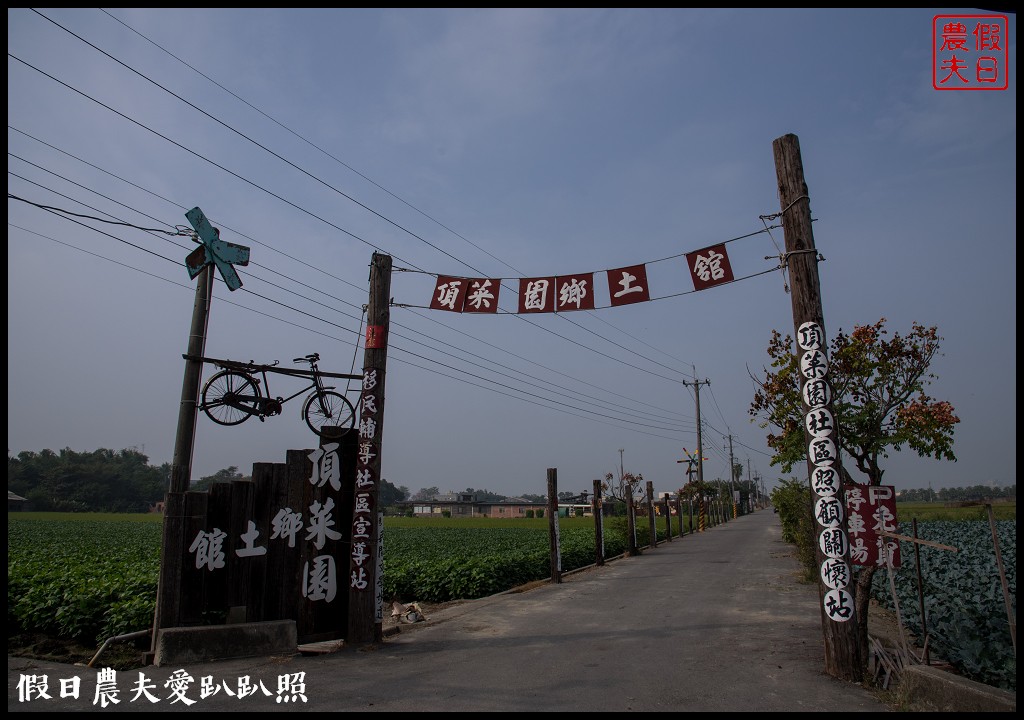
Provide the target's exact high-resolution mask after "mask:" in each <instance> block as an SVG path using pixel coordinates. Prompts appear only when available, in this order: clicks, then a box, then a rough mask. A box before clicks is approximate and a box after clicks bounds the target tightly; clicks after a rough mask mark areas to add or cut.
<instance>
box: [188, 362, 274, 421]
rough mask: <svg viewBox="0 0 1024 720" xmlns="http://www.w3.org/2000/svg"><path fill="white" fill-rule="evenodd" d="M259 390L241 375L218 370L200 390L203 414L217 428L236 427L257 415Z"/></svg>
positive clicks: (230, 371)
mask: <svg viewBox="0 0 1024 720" xmlns="http://www.w3.org/2000/svg"><path fill="white" fill-rule="evenodd" d="M260 405H261V403H260V388H259V386H258V385H257V384H256V381H255V380H253V379H252V378H251V377H249V376H248V375H246V374H245V373H241V372H237V371H235V370H221V371H220V372H219V373H217V374H216V375H214V376H213V377H211V378H210V379H209V380H207V381H206V385H205V386H204V387H203V404H202V405H201V406H200V407H201V408H202V409H203V412H205V413H206V414H207V416H209V418H210V419H211V420H213V421H214V422H215V423H217V424H218V425H238V424H240V423H244V422H245V421H246V420H248V419H249V418H251V417H252V416H253V415H259V414H260Z"/></svg>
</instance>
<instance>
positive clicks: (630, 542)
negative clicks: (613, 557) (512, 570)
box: [547, 468, 736, 583]
mask: <svg viewBox="0 0 1024 720" xmlns="http://www.w3.org/2000/svg"><path fill="white" fill-rule="evenodd" d="M547 480H548V510H547V515H548V530H549V537H550V551H551V582H553V583H560V582H562V558H561V552H560V550H559V530H558V469H557V468H548V476H547ZM646 490H647V493H646V501H645V502H646V505H647V521H648V523H649V525H650V544H649V545H647V547H656V546H657V544H658V531H657V520H658V516H657V513H656V512H655V506H656V505H660V506H661V515H662V517H664V519H665V539H666V542H672V538H673V536H674V535H675V533H674V531H673V529H672V503H673V502H674V503H675V510H676V517H678V518H679V533H678V537H680V538H681V537H683V536H684V535H686V534H687V532H686V527H684V524H683V517H684V512H683V493H682V492H680V493H679V494H677V495H676V497H675V499H674V500H673V499H672V498H669V497H668V496H667V495H666V496H664V497H662V498H661V500H660V502H656V501H655V499H654V483H653V482H652V481H650V480H648V481H647V488H646ZM602 502H603V501H602V491H601V481H600V480H594V493H593V496H592V500H591V508H592V509H593V516H594V548H595V549H594V564H595V565H604V562H605V560H606V559H607V558H605V556H604V526H603V519H604V518H603V516H604V513H603V509H602ZM686 505H687V513H686V514H688V515H689V523H688V526H689V533H690V534H691V535H692V534H693V533H694V532H704V529H705V527H707V525H708V523H710V524H711V525H718V524H721V523H724V522H726V521H727V520H728V519H730V518H735V517H736V507H735V505H732V504H727V503H724V502H722V501H721V500H715V501H709V502H706V503H705V502H704V500H703V499H702V498H699V499H698V502H697V508H696V512H697V521H696V523H695V522H694V503H693V499H692V498H690V499H689V500H687V503H686ZM636 516H637V508H636V507H635V504H634V502H633V496H632V493H628V494H627V495H626V522H627V530H626V555H627V556H632V555H639V554H640V552H641V548H640V547H638V546H637V542H636Z"/></svg>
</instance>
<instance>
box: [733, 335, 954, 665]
mask: <svg viewBox="0 0 1024 720" xmlns="http://www.w3.org/2000/svg"><path fill="white" fill-rule="evenodd" d="M885 323H886V320H885V318H882V319H881V320H879V321H878V322H877V323H874V324H873V325H857V326H854V329H853V332H852V333H850V334H848V335H847V334H846V333H844V332H843V331H842V330H840V331H839V332H838V334H837V335H836V336H835V338H834V339H833V340H832V342H831V344H830V349H829V354H828V356H829V369H828V381H829V384H830V386H831V388H832V411H833V414H834V416H835V420H836V436H837V442H838V443H839V446H840V447H841V449H842V451H843V453H845V455H846V457H848V458H849V459H850V460H851V461H852V464H853V465H854V466H856V468H857V469H858V470H859V471H860V472H861V473H863V474H864V475H866V476H867V482H866V483H864V481H861V482H860V484H867V485H880V484H881V482H882V475H883V473H884V472H885V471H884V469H883V468H882V467H881V465H880V464H879V460H880V459H884V458H886V457H888V456H889V455H888V453H889V451H890V450H894V451H900V450H902V449H903V448H904V447H906V448H909V449H910V450H913V451H914V452H916V453H917V454H918V455H919V456H921V457H930V458H935V459H937V460H952V461H954V462H955V461H956V456H955V455H954V454H953V431H954V428H955V426H956V424H957V423H959V422H960V418H958V417H957V416H956V413H955V412H954V410H953V406H952V405H951V404H950V403H948V402H946V401H945V400H935V399H934V398H931V397H929V396H928V395H927V394H926V393H925V388H926V387H927V386H928V385H930V384H931V382H932V381H933V380H935V379H936V376H935V375H934V374H933V373H932V372H931V369H930V368H931V364H932V361H933V360H934V359H935V357H936V356H937V355H938V354H939V344H940V342H941V341H942V338H940V337H939V334H938V329H937V328H935V327H934V326H933V327H925V326H923V325H920V324H918V323H914V324H913V326H912V328H911V331H910V332H909V333H907V334H906V335H900V334H899V333H893V334H892V336H891V337H890V335H889V332H888V331H887V330H886V328H885ZM768 355H769V357H770V358H771V359H772V363H771V368H772V369H771V370H769V369H768V368H764V378H763V379H759V378H754V381H755V383H756V384H757V390H756V391H755V393H754V400H753V402H752V403H751V405H750V411H749V412H750V415H751V417H752V421H760V426H761V427H762V428H771V429H772V432H771V433H770V434H769V435H768V446H769V447H770V448H771V449H772V450H773V451H774V452H775V455H774V456H773V457H772V464H773V465H779V466H781V468H782V469H783V471H784V472H789V471H791V470H792V469H793V467H794V466H795V465H796V464H797V463H800V462H804V461H805V460H806V459H807V443H806V442H805V439H804V422H803V420H804V409H803V406H802V404H801V395H800V378H801V375H800V368H799V360H798V357H797V355H795V354H794V352H793V338H792V337H790V336H789V335H786V336H785V337H784V336H782V335H781V334H780V333H779V332H778V331H777V330H773V331H772V338H771V341H770V342H769V344H768ZM839 470H840V473H841V474H842V477H843V481H844V482H845V483H854V482H857V481H855V480H854V479H853V477H852V476H851V475H850V473H849V471H848V469H847V467H846V466H845V465H843V464H840V466H839ZM874 570H875V568H874V567H868V568H862V569H861V570H860V572H858V573H857V591H856V593H855V595H856V605H857V617H858V619H859V620H860V623H859V628H860V636H861V637H860V644H861V650H862V653H861V657H863V658H867V657H868V653H867V644H868V638H867V610H868V601H869V599H870V594H869V588H870V585H871V578H872V576H873V575H874Z"/></svg>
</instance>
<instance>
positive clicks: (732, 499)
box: [729, 433, 739, 519]
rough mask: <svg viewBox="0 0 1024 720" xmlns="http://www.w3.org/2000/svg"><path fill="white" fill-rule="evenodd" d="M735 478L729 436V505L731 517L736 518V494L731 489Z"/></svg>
mask: <svg viewBox="0 0 1024 720" xmlns="http://www.w3.org/2000/svg"><path fill="white" fill-rule="evenodd" d="M738 480H739V478H737V477H736V464H735V461H734V459H733V454H732V434H731V433H730V435H729V504H731V505H732V516H733V518H734V519H735V517H736V499H735V498H736V494H735V491H734V490H733V488H732V485H733V483H734V482H736V481H738Z"/></svg>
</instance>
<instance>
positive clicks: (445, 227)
mask: <svg viewBox="0 0 1024 720" xmlns="http://www.w3.org/2000/svg"><path fill="white" fill-rule="evenodd" d="M33 12H35V13H36V14H38V15H39V16H40V17H43V18H45V19H46V20H48V21H49V22H51V23H53V24H54V25H56V26H57V27H59V28H61V29H62V30H64V31H65V32H67V33H68V34H70V35H72V36H73V37H75V38H77V39H78V40H80V41H82V42H83V43H85V44H87V45H89V46H90V47H92V48H93V49H94V50H96V51H97V52H99V53H102V54H103V55H104V56H106V57H108V58H109V59H111V60H113V61H114V62H116V63H118V64H120V65H121V66H123V67H124V68H126V69H128V70H130V71H131V72H133V73H135V74H136V75H138V76H139V77H141V78H143V79H145V80H146V81H148V82H150V83H152V84H153V85H155V86H156V87H158V88H160V89H161V90H163V91H164V92H166V93H168V94H170V95H172V96H174V97H175V98H177V99H178V100H180V101H181V102H184V103H186V104H187V105H189V106H190V107H192V108H193V109H195V110H196V111H198V112H200V113H202V114H203V115H206V116H207V117H208V118H210V119H211V120H213V121H215V122H217V123H219V124H220V125H222V126H224V127H225V128H227V129H229V130H231V131H232V132H234V133H236V134H238V135H239V136H240V137H243V138H245V139H246V140H248V141H249V142H251V143H253V144H255V145H256V146H257V147H259V148H261V149H263V150H265V151H266V152H268V153H270V154H271V155H273V156H274V157H276V158H278V159H279V160H281V161H282V162H285V163H287V164H288V165H290V166H291V167H293V168H295V169H296V170H298V171H300V172H302V173H304V174H305V175H307V176H308V177H310V178H312V179H314V180H316V181H317V182H319V183H321V184H322V185H324V186H325V187H328V188H329V189H331V190H332V191H334V192H336V193H338V194H340V195H342V196H343V197H345V198H346V199H348V200H350V201H352V202H354V203H356V204H357V205H359V206H360V207H362V208H363V209H365V210H367V211H369V212H371V213H373V214H374V215H376V216H377V217H379V218H381V219H382V220H385V221H386V222H389V223H391V224H392V225H394V226H395V227H397V228H398V229H400V230H402V231H403V232H405V233H408V234H409V235H411V236H412V237H414V238H416V239H417V240H420V241H421V242H423V243H425V244H427V245H429V246H430V247H432V248H433V249H435V250H437V251H438V252H440V253H442V254H444V255H446V256H448V257H449V258H451V259H453V260H455V261H456V262H458V263H460V264H462V265H465V266H466V267H468V268H470V269H471V270H473V271H474V272H477V273H480V274H485V273H483V271H481V270H477V269H476V268H475V267H473V266H472V265H470V264H469V263H467V262H466V261H464V260H461V259H459V258H457V257H455V256H454V255H451V254H450V253H448V252H446V251H445V250H443V249H441V248H440V247H438V246H436V245H434V244H433V243H431V242H429V241H428V240H426V239H425V238H423V237H421V236H419V235H418V234H416V233H414V232H412V231H411V230H408V229H407V228H405V227H404V226H402V225H400V224H398V223H396V222H394V221H393V220H391V219H390V218H388V217H386V216H385V215H383V214H381V213H379V212H377V211H376V210H374V209H372V208H370V207H369V206H367V205H365V204H363V203H362V202H360V201H358V200H356V199H355V198H353V197H351V196H350V195H348V194H346V193H344V192H342V191H341V190H338V189H337V188H335V187H333V186H332V185H330V184H329V183H327V182H326V181H324V180H322V179H320V178H319V177H317V176H315V175H313V174H312V173H310V172H308V171H306V170H305V169H303V168H301V167H299V166H298V165H296V164H295V163H293V162H291V161H290V160H288V159H287V158H285V157H283V156H281V155H280V154H278V153H276V152H274V151H273V150H271V149H270V148H268V147H266V146H264V145H262V144H261V143H259V142H257V141H256V140H254V139H253V138H251V137H249V136H248V135H246V134H245V133H243V132H241V131H239V130H237V129H236V128H234V127H232V126H230V125H228V124H227V123H225V122H223V121H222V120H220V119H219V118H217V117H215V116H214V115H211V114H210V113H208V112H206V111H205V110H203V109H202V108H200V107H199V106H197V105H195V104H194V103H192V102H190V101H188V100H186V99H185V98H183V97H181V96H180V95H178V94H177V93H175V92H173V91H172V90H170V89H168V88H166V87H164V86H163V85H161V84H160V83H158V82H156V81H155V80H153V79H152V78H150V77H148V76H147V75H145V74H143V73H142V72H140V71H139V70H136V69H135V68H133V67H131V66H130V65H128V64H127V63H125V62H123V61H121V60H119V59H118V58H116V57H114V56H113V55H111V54H110V53H108V52H106V51H104V50H103V49H101V48H99V47H98V46H96V45H95V44H93V43H91V42H89V41H88V40H86V39H85V38H83V37H81V36H80V35H78V34H76V33H75V32H73V31H71V30H69V29H68V28H66V27H64V26H63V25H61V24H59V23H57V22H56V21H54V20H52V19H50V18H49V17H47V16H45V15H43V14H42V13H40V12H39V11H37V10H33ZM103 12H105V13H106V11H103ZM106 14H107V15H108V16H109V17H111V18H112V19H114V20H115V21H117V22H119V23H120V24H121V25H123V26H124V27H126V28H127V29H129V30H131V31H132V32H134V33H135V34H137V35H139V36H140V37H142V38H143V39H145V40H146V41H147V42H149V43H151V44H152V45H154V46H155V47H157V48H159V49H160V50H161V51H163V52H165V53H167V54H168V55H170V56H171V57H173V58H174V59H175V60H177V61H178V62H180V63H182V64H184V65H185V66H186V67H188V68H189V69H191V70H193V71H194V72H196V73H198V74H199V75H201V76H202V77H204V78H205V79H207V80H209V81H210V82H212V83H213V84H215V85H217V87H219V88H221V89H222V90H224V91H225V92H227V93H229V94H230V95H232V96H233V97H235V98H236V99H238V100H240V101H241V102H243V103H245V104H246V105H247V106H248V107H250V108H252V109H253V110H255V111H256V112H259V113H260V114H261V115H263V116H264V117H267V118H268V119H270V120H271V121H272V122H274V123H275V124H277V125H279V126H280V127H282V128H284V129H285V130H287V131H288V132H290V133H291V134H293V135H295V136H296V137H298V138H300V139H301V140H303V141H304V142H306V143H307V144H309V145H311V146H312V147H314V148H316V149H317V150H319V151H320V152H322V153H324V154H325V155H327V156H328V157H330V158H331V159H333V160H335V161H336V162H338V163H340V164H341V165H343V166H344V167H346V168H347V169H349V170H351V171H352V172H355V173H356V174H357V175H359V176H360V177H362V178H363V179H365V180H367V181H368V182H370V183H371V184H373V185H374V186H376V187H378V188H380V189H381V190H384V191H385V192H387V193H388V194H389V195H391V196H392V197H394V198H396V199H397V200H399V201H400V202H402V203H403V204H405V205H407V206H409V207H410V208H412V209H414V210H416V211H417V212H419V213H420V214H422V215H424V216H425V217H427V218H429V219H430V220H432V221H433V222H435V223H436V224H438V225H439V226H441V227H443V228H444V229H446V230H448V231H449V232H451V233H452V234H454V235H456V236H457V237H460V238H462V239H463V240H465V241H466V242H467V243H469V244H470V245H473V247H475V248H477V249H478V250H481V251H483V252H485V253H486V254H488V255H490V257H492V258H493V259H495V260H497V261H498V262H501V263H502V264H503V265H506V266H507V267H510V268H512V269H513V270H516V268H514V267H512V266H511V265H509V264H508V263H506V262H505V261H503V260H501V259H500V258H497V257H496V256H494V255H492V254H491V253H489V252H487V251H485V250H483V249H482V248H480V247H479V246H478V245H476V244H475V243H473V242H471V241H470V240H468V239H467V238H465V237H464V236H462V235H460V234H459V233H456V232H455V231H454V230H452V229H451V228H449V227H447V226H446V225H443V224H442V223H440V222H438V221H437V220H435V219H434V218H432V217H431V216H429V215H427V214H426V213H423V212H422V211H420V210H419V209H418V208H415V207H414V206H412V205H411V204H409V203H408V202H406V201H405V200H403V199H402V198H400V197H398V196H397V195H395V194H394V193H392V192H391V191H389V190H387V189H386V188H384V187H382V186H381V185H379V184H378V183H376V182H374V181H373V180H370V178H368V177H366V176H365V175H364V174H363V173H360V172H358V171H356V170H355V169H354V168H352V167H351V166H349V165H348V164H346V163H344V162H342V161H341V160H339V159H338V158H336V157H334V156H333V155H331V154H330V153H328V152H327V151H325V150H323V149H322V148H320V147H318V146H317V145H315V144H314V143H312V142H310V141H309V140H308V139H306V138H305V137H303V136H302V135H300V134H298V133H296V132H295V131H293V130H291V129H290V128H288V127H286V126H285V125H284V124H282V123H280V122H278V121H277V120H275V119H274V118H272V117H271V116H269V115H268V114H267V113H265V112H263V111H262V110H260V109H259V108H257V107H255V106H254V105H252V104H251V103H249V102H247V101H245V100H244V99H242V98H241V97H239V96H238V95H237V94H235V93H233V92H231V91H230V90H228V89H227V88H225V87H224V86H223V85H221V84H220V83H218V82H216V81H214V80H213V79H212V78H210V77H209V76H207V75H205V74H204V73H202V72H200V71H199V70H198V69H196V68H195V67H193V66H192V65H190V64H189V63H187V62H185V61H184V60H182V59H181V58H179V57H178V56H176V55H174V54H173V53H171V52H170V51H168V50H166V49H165V48H163V47H162V46H160V45H159V44H157V43H156V42H154V41H153V40H151V39H149V38H148V37H146V36H145V35H143V34H142V33H140V32H138V31H137V30H135V29H134V28H132V27H131V26H129V25H128V24H127V23H124V22H122V21H121V20H119V19H118V18H116V17H115V16H113V15H111V14H110V13H106ZM766 230H767V228H766ZM766 230H759V231H757V232H755V233H751V234H750V235H756V234H758V233H760V232H765V231H766ZM750 235H746V236H742V237H749V236H750ZM734 239H738V238H734ZM725 242H731V240H726V241H725ZM674 257H679V255H675V256H671V257H670V258H663V259H672V258H674ZM654 262H660V261H654ZM516 272H518V273H520V274H521V271H519V270H516ZM512 291H513V292H516V291H515V290H514V289H512ZM588 314H592V313H588ZM563 319H565V320H568V318H564V317H563ZM602 321H603V322H606V324H608V325H609V326H611V327H614V325H611V323H607V321H604V320H603V319H602ZM570 322H572V321H570ZM574 324H577V323H574ZM577 325H578V324H577ZM578 327H581V328H582V329H584V330H586V331H587V332H590V333H592V334H594V335H596V336H597V337H599V338H601V339H602V340H605V341H606V342H610V343H612V344H615V345H617V346H618V347H620V348H622V349H625V350H627V352H632V353H634V354H638V355H639V353H636V352H635V351H634V350H631V349H629V348H625V347H623V346H621V345H618V344H617V343H613V342H612V341H611V340H609V339H608V338H605V337H604V336H602V335H600V334H598V333H596V332H595V331H593V330H591V329H589V328H585V327H583V326H582V325H578ZM616 329H618V328H616ZM620 332H623V333H624V334H626V335H627V336H628V337H631V338H632V337H633V336H631V335H629V334H628V333H625V332H624V331H622V330H620ZM633 339H634V340H636V338H633ZM640 342H643V341H640ZM643 344H645V345H648V347H653V346H650V345H649V344H648V343H643ZM653 349H655V350H657V348H653ZM659 352H663V351H659ZM663 354H665V355H667V356H669V357H672V356H670V355H668V353H663ZM641 357H643V356H641ZM644 359H645V360H647V361H648V362H653V363H655V364H659V365H661V363H657V362H656V361H654V360H651V359H650V358H646V357H644ZM673 359H676V360H678V359H677V358H673ZM662 367H665V368H666V369H668V370H671V371H672V372H678V371H676V370H675V369H674V368H669V367H668V366H665V365H662Z"/></svg>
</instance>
